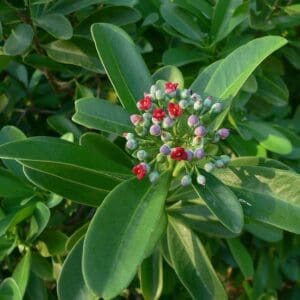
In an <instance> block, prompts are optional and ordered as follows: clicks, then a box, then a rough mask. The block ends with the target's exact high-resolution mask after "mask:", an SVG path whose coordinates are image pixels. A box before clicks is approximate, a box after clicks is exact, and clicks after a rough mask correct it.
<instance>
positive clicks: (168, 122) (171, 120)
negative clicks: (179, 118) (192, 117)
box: [162, 117, 174, 128]
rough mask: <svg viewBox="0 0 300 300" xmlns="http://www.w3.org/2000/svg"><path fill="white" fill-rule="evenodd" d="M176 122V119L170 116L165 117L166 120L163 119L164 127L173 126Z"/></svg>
mask: <svg viewBox="0 0 300 300" xmlns="http://www.w3.org/2000/svg"><path fill="white" fill-rule="evenodd" d="M173 124H174V120H173V119H172V118H170V117H165V118H164V120H163V124H162V126H163V128H170V127H172V126H173Z"/></svg>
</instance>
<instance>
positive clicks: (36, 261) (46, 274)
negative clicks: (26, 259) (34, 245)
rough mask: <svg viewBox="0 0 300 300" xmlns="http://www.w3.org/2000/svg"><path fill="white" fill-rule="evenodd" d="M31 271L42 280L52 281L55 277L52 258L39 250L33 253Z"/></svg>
mask: <svg viewBox="0 0 300 300" xmlns="http://www.w3.org/2000/svg"><path fill="white" fill-rule="evenodd" d="M31 271H32V272H33V273H34V274H35V275H36V276H38V277H39V278H41V279H42V280H45V281H52V280H53V279H54V276H53V275H54V274H53V264H52V262H51V260H49V259H48V258H46V257H43V256H41V255H40V254H39V253H37V252H35V253H32V255H31Z"/></svg>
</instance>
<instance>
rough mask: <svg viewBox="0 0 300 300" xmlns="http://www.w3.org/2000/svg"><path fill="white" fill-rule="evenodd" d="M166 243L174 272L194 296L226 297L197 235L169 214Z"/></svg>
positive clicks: (206, 297)
mask: <svg viewBox="0 0 300 300" xmlns="http://www.w3.org/2000/svg"><path fill="white" fill-rule="evenodd" d="M168 247H169V251H170V256H171V261H172V264H173V266H174V269H175V272H176V274H177V276H178V278H179V279H180V281H181V282H182V284H183V285H184V286H185V288H186V289H187V291H188V292H189V294H190V295H191V297H192V298H193V299H196V300H198V299H199V300H200V299H207V300H209V299H220V300H222V299H227V296H226V293H225V291H224V288H223V286H222V284H221V282H220V280H219V279H218V277H217V275H216V273H215V271H214V269H213V266H212V265H211V262H210V260H209V258H208V256H207V254H206V251H205V248H204V247H203V245H202V243H201V241H200V240H199V238H198V237H197V235H196V234H194V233H193V232H192V231H191V230H190V229H189V228H188V227H186V226H184V225H183V224H181V223H179V222H177V221H175V220H174V219H172V218H170V219H169V227H168Z"/></svg>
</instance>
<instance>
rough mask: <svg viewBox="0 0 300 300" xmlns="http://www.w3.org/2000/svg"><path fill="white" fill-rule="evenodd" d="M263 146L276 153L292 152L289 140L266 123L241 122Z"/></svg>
mask: <svg viewBox="0 0 300 300" xmlns="http://www.w3.org/2000/svg"><path fill="white" fill-rule="evenodd" d="M242 124H243V126H244V127H246V128H247V130H248V131H249V132H250V133H251V134H252V135H253V138H254V139H255V140H257V141H258V142H259V143H260V144H261V145H262V146H263V147H264V148H266V149H267V150H270V151H272V152H275V153H278V154H290V153H292V144H291V142H290V140H289V139H288V138H287V137H286V136H285V135H284V134H283V133H281V132H279V131H278V130H276V129H275V128H273V127H272V126H271V125H269V124H268V123H266V122H265V123H263V122H260V121H248V122H244V123H242Z"/></svg>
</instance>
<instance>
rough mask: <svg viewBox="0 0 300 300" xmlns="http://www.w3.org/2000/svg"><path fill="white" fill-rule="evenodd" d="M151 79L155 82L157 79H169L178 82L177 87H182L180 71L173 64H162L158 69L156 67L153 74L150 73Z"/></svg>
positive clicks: (182, 79) (182, 80)
mask: <svg viewBox="0 0 300 300" xmlns="http://www.w3.org/2000/svg"><path fill="white" fill-rule="evenodd" d="M152 78H153V81H154V82H156V81H158V80H165V81H171V82H176V83H178V84H179V88H181V89H182V88H184V78H183V75H182V73H181V71H180V70H179V69H178V68H177V67H174V66H164V67H162V68H160V69H158V70H157V71H156V72H155V73H154V74H153V75H152Z"/></svg>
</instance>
